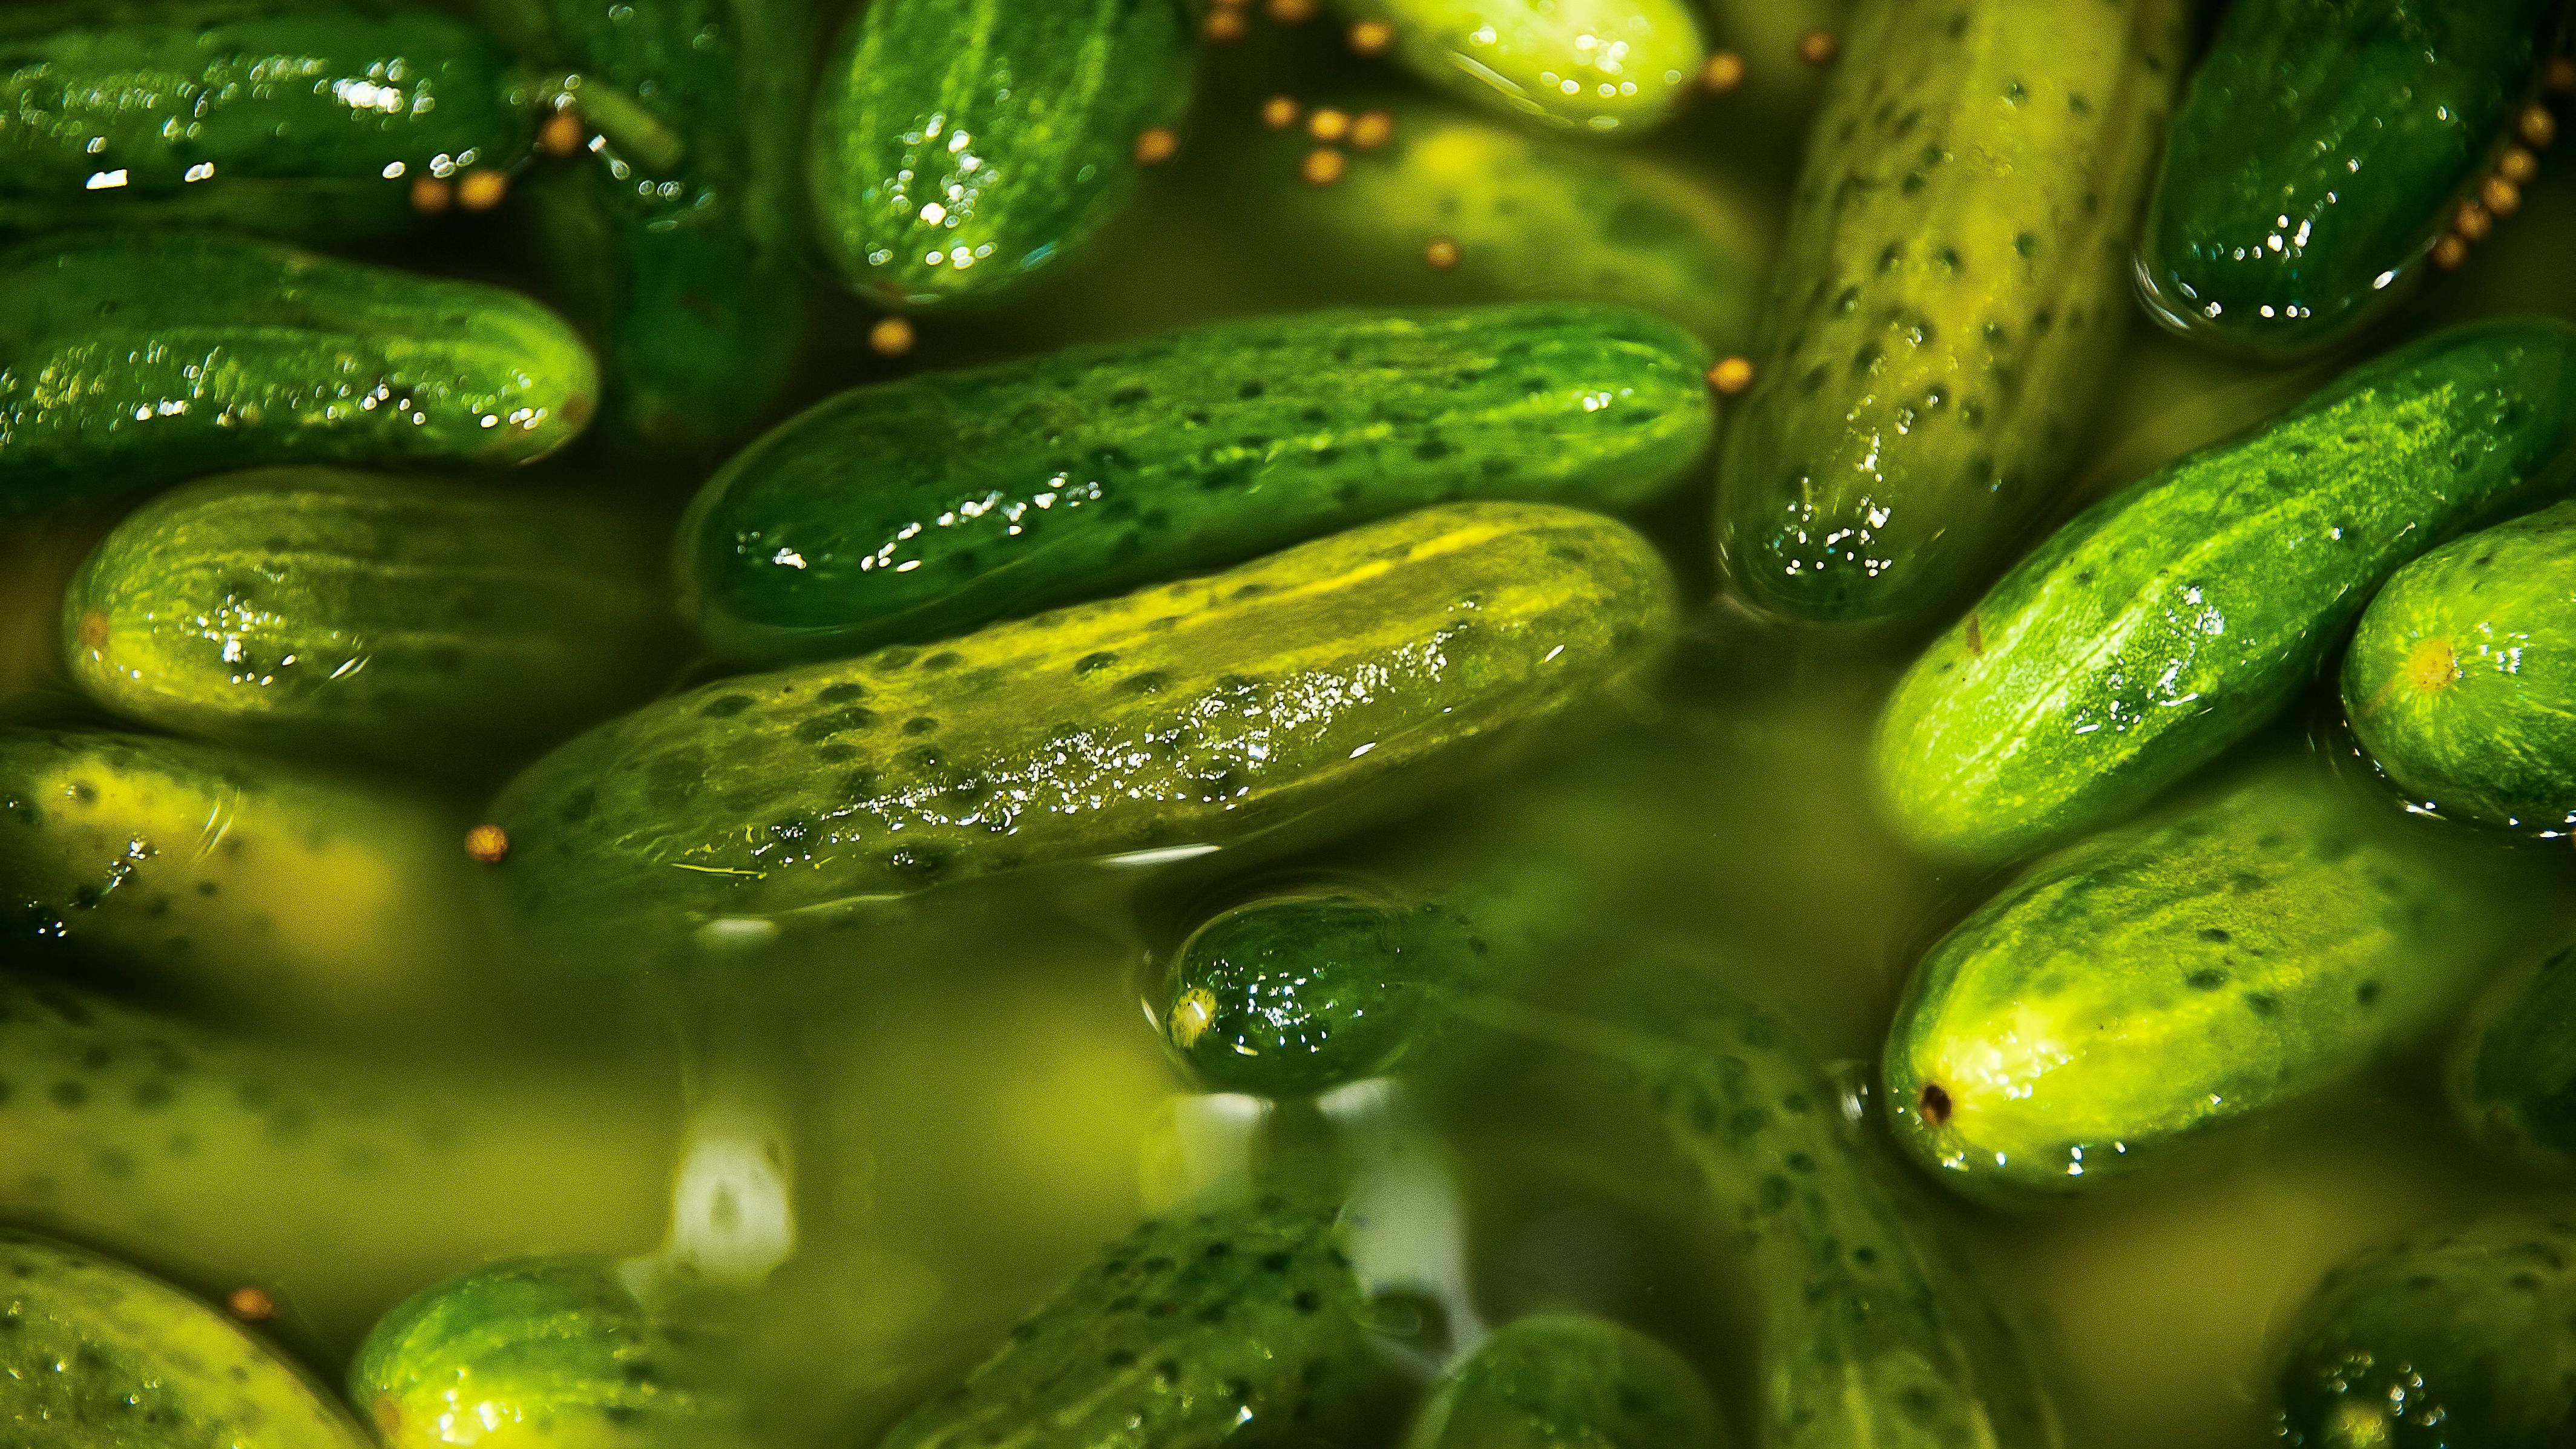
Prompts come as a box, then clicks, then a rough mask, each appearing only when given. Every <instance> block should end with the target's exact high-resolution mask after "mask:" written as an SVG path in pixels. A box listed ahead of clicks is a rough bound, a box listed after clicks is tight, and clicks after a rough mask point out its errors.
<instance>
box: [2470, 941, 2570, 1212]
mask: <svg viewBox="0 0 2576 1449" xmlns="http://www.w3.org/2000/svg"><path fill="white" fill-rule="evenodd" d="M2451 1101H2452V1104H2453V1105H2454V1106H2455V1107H2457V1108H2458V1110H2459V1114H2460V1120H2461V1121H2462V1122H2463V1123H2465V1124H2466V1125H2467V1126H2468V1129H2469V1131H2470V1132H2471V1133H2473V1134H2475V1135H2476V1136H2477V1137H2478V1138H2479V1140H2481V1141H2483V1142H2484V1143H2486V1144H2487V1145H2488V1146H2489V1147H2492V1148H2494V1149H2496V1150H2498V1151H2500V1152H2503V1153H2505V1154H2507V1155H2509V1156H2512V1157H2515V1158H2517V1159H2519V1160H2521V1161H2522V1162H2523V1163H2524V1164H2525V1165H2527V1166H2531V1167H2535V1168H2538V1169H2540V1170H2542V1171H2544V1172H2548V1173H2551V1174H2554V1175H2557V1176H2561V1177H2564V1176H2569V1175H2576V946H2571V947H2569V948H2567V949H2565V950H2562V951H2559V952H2557V953H2556V954H2554V955H2552V956H2550V957H2548V958H2547V959H2545V960H2543V961H2542V962H2541V963H2540V964H2539V966H2538V967H2537V968H2534V969H2532V970H2528V971H2524V972H2518V973H2516V974H2514V975H2512V976H2508V977H2506V978H2505V979H2504V980H2503V981H2501V982H2499V983H2497V986H2496V988H2495V990H2494V991H2492V992H2490V993H2488V996H2487V999H2486V1001H2485V1002H2483V1003H2482V1004H2481V1005H2480V1007H2479V1009H2478V1012H2477V1015H2476V1016H2474V1017H2473V1018H2471V1019H2470V1021H2469V1023H2468V1025H2467V1026H2466V1027H2465V1028H2464V1029H2463V1030H2462V1031H2461V1033H2460V1041H2459V1045H2458V1047H2457V1048H2456V1050H2455V1052H2454V1054H2453V1056H2452V1059H2451Z"/></svg>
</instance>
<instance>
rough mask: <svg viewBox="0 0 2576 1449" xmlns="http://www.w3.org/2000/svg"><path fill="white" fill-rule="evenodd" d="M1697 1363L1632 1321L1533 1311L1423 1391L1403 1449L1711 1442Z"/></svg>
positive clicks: (1619, 1447) (1711, 1421)
mask: <svg viewBox="0 0 2576 1449" xmlns="http://www.w3.org/2000/svg"><path fill="white" fill-rule="evenodd" d="M1726 1442H1727V1434H1726V1430H1725V1426H1724V1425H1723V1424H1722V1423H1721V1422H1720V1421H1719V1419H1718V1417H1717V1405H1716V1403H1715V1401H1713V1400H1712V1399H1710V1398H1709V1394H1708V1386H1707V1385H1706V1384H1704V1383H1702V1382H1701V1381H1700V1376H1699V1372H1698V1371H1697V1370H1695V1369H1693V1368H1692V1367H1691V1366H1690V1365H1689V1364H1687V1363H1685V1362H1683V1361H1682V1359H1681V1356H1680V1355H1678V1354H1676V1353H1674V1352H1673V1351H1672V1350H1671V1349H1669V1348H1666V1347H1664V1346H1663V1345H1662V1344H1660V1343H1657V1342H1656V1341H1655V1340H1653V1339H1651V1338H1648V1337H1646V1336H1645V1335H1644V1334H1641V1333H1638V1332H1637V1331H1635V1330H1634V1329H1629V1328H1623V1327H1621V1326H1620V1325H1618V1324H1616V1323H1611V1322H1608V1321H1606V1320H1603V1319H1598V1318H1584V1317H1580V1316H1577V1315H1572V1314H1540V1315H1535V1316H1532V1317H1529V1318H1522V1319H1517V1320H1515V1321H1514V1322H1512V1323H1511V1324H1510V1325H1508V1326H1507V1327H1505V1328H1504V1329H1503V1330H1502V1331H1501V1332H1499V1333H1497V1334H1495V1335H1494V1336H1493V1337H1492V1338H1490V1339H1487V1340H1486V1341H1485V1346H1484V1347H1482V1348H1480V1349H1478V1350H1476V1352H1475V1354H1474V1356H1472V1357H1470V1358H1468V1359H1467V1360H1466V1361H1464V1362H1462V1363H1460V1364H1459V1365H1458V1366H1457V1367H1456V1368H1454V1369H1452V1370H1451V1371H1450V1372H1449V1374H1448V1375H1447V1377H1445V1378H1443V1379H1442V1380H1441V1381H1440V1383H1439V1385H1438V1386H1437V1387H1435V1388H1434V1389H1433V1390H1432V1391H1431V1396H1430V1398H1429V1399H1428V1400H1427V1401H1426V1402H1425V1403H1424V1405H1423V1408H1422V1410H1421V1412H1420V1413H1419V1414H1418V1415H1417V1416H1416V1417H1415V1418H1414V1421H1413V1427H1412V1429H1411V1430H1410V1431H1409V1432H1408V1433H1407V1434H1406V1435H1405V1440H1404V1444H1405V1449H1717V1446H1719V1445H1722V1444H1724V1443H1726Z"/></svg>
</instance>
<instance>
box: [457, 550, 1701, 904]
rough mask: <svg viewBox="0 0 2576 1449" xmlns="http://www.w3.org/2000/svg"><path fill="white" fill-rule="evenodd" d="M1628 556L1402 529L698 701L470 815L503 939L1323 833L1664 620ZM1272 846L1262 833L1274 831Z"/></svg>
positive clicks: (1604, 687)
mask: <svg viewBox="0 0 2576 1449" xmlns="http://www.w3.org/2000/svg"><path fill="white" fill-rule="evenodd" d="M1675 612H1676V609H1675V600H1674V588H1673V584H1672V580H1671V578H1670V576H1669V575H1668V574H1667V573H1666V571H1665V569H1664V566H1663V563H1662V561H1661V560H1660V559H1658V558H1657V557H1656V555H1655V553H1654V551H1653V549H1652V548H1651V547H1649V546H1648V545H1647V543H1646V542H1645V540H1644V539H1642V538H1640V537H1638V536H1637V535H1636V534H1635V533H1634V532H1632V531H1630V530H1629V529H1628V528H1626V527H1625V526H1623V525H1621V524H1618V523H1614V522H1612V521H1610V520H1608V519H1605V518H1600V517H1598V516H1595V515H1591V514H1585V513H1577V512H1575V511H1573V510H1570V509H1563V508H1553V507H1548V506H1545V505H1540V504H1517V503H1469V504H1451V505H1447V506H1444V507H1439V508H1430V509H1424V510H1422V511H1421V512H1418V513H1414V514H1409V515H1406V516H1404V517H1402V518H1396V519H1390V520H1388V521H1386V522H1383V523H1376V524H1371V525H1368V526H1365V527H1362V528H1356V529H1353V530H1351V531H1349V532H1347V533H1341V534H1336V535H1333V536H1332V537H1329V538H1324V539H1319V540H1317V541H1315V542H1313V543H1308V544H1303V545H1300V546H1299V547H1296V548H1293V549H1289V550H1287V551H1286V552H1284V553H1279V554H1274V555H1271V556H1270V557H1268V558H1264V559H1260V560H1257V561H1255V562H1253V563H1249V564H1245V565H1243V566H1241V567H1239V568H1236V569H1233V570H1231V571H1228V572H1225V573H1220V574H1215V575H1212V576H1209V577H1206V578H1199V579H1192V580H1189V581H1187V582H1184V583H1177V584H1171V585H1166V586H1162V587H1158V588H1153V589H1148V590H1144V591H1142V592H1139V593H1135V594H1131V595H1128V596H1126V597H1124V598H1119V599H1112V600H1108V601H1105V602H1102V603H1098V604H1088V605H1081V606H1078V607H1075V608H1071V609H1064V610H1059V611H1057V612H1055V613H1052V614H1042V615H1039V616H1038V617H1036V618H1033V619H1027V620H1022V621H1020V622H1017V623H1012V624H1001V625H996V626H994V627H992V628H989V629H986V630H983V631H981V632H979V633H976V634H971V635H968V636H966V637H964V638H961V639H954V640H950V641H948V642H947V643H944V644H941V645H937V646H934V647H932V648H929V649H915V648H911V647H897V648H893V649H886V650H880V651H878V652H877V653H874V654H870V655H865V656H862V657H860V658H856V659H850V660H843V661H837V662H833V663H828V664H817V665H807V666H804V667H801V668H797V669H790V670H782V671H779V672H777V673H773V674H765V675H753V676H749V677H746V678H740V679H729V680H723V681H720V682H718V683H715V684H710V685H707V686H705V687H703V688H700V689H696V690H692V691H690V692H689V693H687V694H683V695H679V696H677V697H675V698H671V699H666V700H663V701H660V702H658V703H655V704H653V705H650V706H647V707H646V708H644V709H642V710H640V711H638V712H636V713H634V714H632V715H629V716H627V717H625V718H624V719H621V720H617V721H613V722H611V723H609V724H607V725H604V726H602V727H600V728H599V729H596V730H593V731H592V732H590V733H589V734H586V735H584V736H582V737H581V738H579V739H577V740H574V741H573V742H572V743H570V744H567V745H565V746H563V747H562V748H560V749H558V750H556V751H555V752H554V753H553V754H551V755H548V756H547V757H546V758H545V759H543V760H540V761H538V762H537V763H536V764H535V765H534V766H531V767H530V768H529V769H528V771H527V772H526V773H525V774H523V775H521V776H520V777H519V779H518V780H517V781H515V782H514V783H512V784H511V786H510V787H509V788H508V790H506V791H505V792H504V793H503V795H502V797H501V799H500V801H499V802H498V804H497V805H496V806H495V807H494V816H493V818H494V819H495V821H497V823H498V824H499V825H500V826H501V827H502V828H503V829H504V830H505V831H506V832H507V833H508V836H509V838H510V840H511V842H512V845H511V851H510V857H509V859H508V861H507V862H506V863H505V864H503V865H502V866H501V867H499V869H500V871H501V872H502V874H503V876H504V878H505V888H506V890H507V891H508V893H509V894H510V896H511V897H512V899H513V900H514V902H515V903H516V905H517V906H518V907H519V908H520V911H521V914H522V917H523V918H524V919H525V920H527V921H529V922H531V923H544V924H545V926H546V927H547V928H548V929H562V930H566V931H569V932H570V933H572V934H573V935H574V936H576V937H579V936H581V935H583V934H586V933H590V932H594V931H595V930H596V929H597V928H598V927H600V926H602V925H605V924H608V923H611V922H615V921H618V920H621V919H624V918H629V917H633V916H634V915H635V914H636V913H637V911H638V910H639V909H640V908H645V907H658V908H660V909H662V910H664V911H677V912H680V913H681V914H683V915H690V916H696V917H699V918H710V917H729V916H730V917H771V918H776V917H781V916H786V915H789V914H791V913H799V912H803V913H824V914H828V913H832V912H835V911H837V910H838V909H839V908H845V907H850V906H855V905H860V904H863V903H866V902H870V901H881V900H886V899H891V898H895V897H901V896H907V895H911V894H913V893H915V892H919V891H922V890H926V889H928V888H930V887H933V886H936V885H940V884H943V883H948V882H955V881H963V880H971V879H975V878H978V877H989V876H994V875H998V874H1002V873H1006V872H1015V871H1020V870H1029V869H1038V868H1043V867H1048V866H1054V865H1063V864H1070V863H1074V862H1079V861H1087V860H1099V859H1103V858H1108V857H1115V856H1124V855H1131V854H1134V853H1137V852H1158V853H1159V852H1167V851H1174V850H1182V849H1187V850H1188V851H1190V852H1191V853H1197V852H1201V851H1204V850H1207V849H1211V848H1215V847H1220V846H1241V845H1245V844H1248V843H1250V842H1251V841H1252V840H1254V839H1255V838H1256V837H1260V836H1265V835H1269V834H1271V833H1272V832H1281V833H1284V834H1289V835H1294V834H1296V833H1299V832H1306V831H1315V830H1318V829H1320V828H1329V827H1330V826H1331V825H1332V824H1335V823H1339V822H1341V821H1343V820H1346V819H1351V818H1356V817H1358V816H1361V815H1366V814H1370V813H1374V812H1379V811H1383V810H1384V809H1387V808H1389V807H1390V806H1391V805H1392V804H1393V803H1395V802H1396V801H1398V800H1400V799H1402V798H1405V797H1406V796H1408V795H1410V794H1412V793H1415V792H1419V791H1423V790H1429V789H1434V788H1438V787H1439V786H1441V785H1444V784H1447V783H1449V782H1452V781H1454V780H1457V779H1459V778H1461V776H1462V775H1464V774H1466V773H1468V772H1469V771H1470V769H1471V768H1472V765H1473V763H1474V762H1477V761H1480V760H1483V759H1484V758H1486V757H1487V756H1489V755H1490V754H1491V752H1492V751H1493V750H1494V749H1495V748H1498V747H1501V746H1503V745H1505V744H1506V743H1508V742H1513V741H1520V740H1525V739H1526V738H1527V736H1528V734H1529V732H1530V730H1531V729H1532V728H1534V727H1537V726H1540V725H1542V724H1543V723H1544V722H1547V721H1549V720H1552V719H1555V718H1557V717H1559V716H1562V715H1565V714H1567V713H1568V712H1570V711H1572V710H1574V709H1575V708H1576V707H1577V706H1579V705H1584V704H1587V703H1593V702H1597V701H1599V700H1602V699H1603V698H1604V697H1605V696H1606V697H1617V695H1618V694H1619V693H1620V691H1622V690H1623V689H1625V688H1626V687H1628V684H1629V682H1630V681H1631V680H1633V679H1634V678H1636V677H1637V676H1638V675H1639V674H1640V673H1641V671H1643V670H1645V669H1646V668H1648V667H1649V666H1651V665H1652V664H1653V663H1654V662H1655V660H1656V659H1657V658H1658V657H1659V656H1660V654H1661V653H1662V650H1663V647H1664V645H1665V644H1666V643H1667V642H1668V641H1669V640H1670V639H1671V637H1672V635H1673V633H1674V630H1675ZM1291 827H1294V829H1291Z"/></svg>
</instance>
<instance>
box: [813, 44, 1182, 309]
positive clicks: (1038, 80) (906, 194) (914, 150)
mask: <svg viewBox="0 0 2576 1449" xmlns="http://www.w3.org/2000/svg"><path fill="white" fill-rule="evenodd" d="M1197 57H1198V45H1197V34H1196V27H1195V25H1194V24H1193V23H1192V18H1191V8H1190V7H1189V6H1188V5H1186V4H1184V3H1183V0H1079V3H1071V4H1049V5H1028V4H1015V3H1013V0H967V3H963V4H961V3H957V0H885V3H883V4H876V5H870V6H868V7H866V9H865V10H864V12H862V13H861V14H860V15H859V16H858V17H857V18H855V19H854V20H852V21H851V22H850V25H849V27H848V29H847V30H845V31H844V32H843V34H842V36H841V39H840V40H839V41H838V42H837V43H836V44H835V45H834V46H833V47H832V50H831V53H830V56H829V58H828V59H827V60H826V61H825V63H824V69H823V82H822V90H821V93H820V94H819V95H818V96H817V97H816V98H815V105H814V123H813V127H814V129H813V140H812V144H811V147H810V149H809V151H808V165H809V167H810V171H811V177H812V186H813V194H814V209H815V213H816V216H817V219H818V223H819V232H820V235H821V237H822V241H823V249H824V251H825V252H826V253H827V254H829V255H830V257H831V259H832V261H833V263H834V264H835V265H837V266H838V267H839V268H840V269H841V274H842V275H843V276H844V277H847V278H848V279H849V280H850V281H851V282H852V283H854V284H856V285H857V286H858V287H859V288H860V289H861V290H862V291H864V292H866V293H867V294H868V295H869V296H870V297H871V298H873V299H874V300H876V301H878V302H880V303H882V304H884V305H887V306H895V307H920V306H928V305H931V304H934V303H943V302H947V303H954V302H970V301H982V300H986V299H989V298H991V297H993V296H995V295H997V294H999V293H1001V292H1004V291H1006V290H1007V289H1009V288H1010V287H1011V286H1012V285H1013V284H1014V283H1016V282H1019V281H1021V280H1022V279H1024V278H1025V277H1027V276H1028V274H1029V273H1030V272H1032V271H1034V270H1035V269H1036V268H1038V267H1039V266H1041V265H1043V264H1045V263H1046V262H1048V261H1051V260H1053V259H1055V258H1057V257H1059V256H1062V255H1064V254H1066V253H1068V252H1072V251H1074V250H1077V249H1079V248H1080V247H1081V246H1082V244H1083V243H1084V242H1086V241H1088V240H1089V239H1090V238H1091V236H1092V234H1093V233H1094V232H1096V231H1098V230H1099V229H1100V227H1101V225H1102V223H1104V222H1106V221H1107V220H1108V219H1109V218H1110V217H1112V216H1114V215H1116V214H1117V212H1118V208H1119V207H1120V205H1121V204H1122V203H1123V202H1124V201H1125V200H1126V198H1127V195H1128V193H1129V192H1130V191H1132V190H1133V189H1134V187H1135V182H1136V178H1137V173H1138V172H1139V171H1140V170H1141V169H1142V166H1141V163H1140V162H1139V160H1138V159H1137V158H1138V154H1139V152H1140V149H1141V148H1140V147H1139V145H1138V138H1139V137H1140V136H1142V135H1143V133H1144V132H1146V131H1148V130H1151V129H1154V128H1156V127H1166V128H1168V127H1171V126H1175V125H1177V124H1179V121H1180V118H1181V116H1182V113H1183V112H1184V111H1186V110H1187V109H1188V107H1189V101H1190V88H1191V83H1192V72H1193V70H1194V69H1195V67H1196V62H1197Z"/></svg>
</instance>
